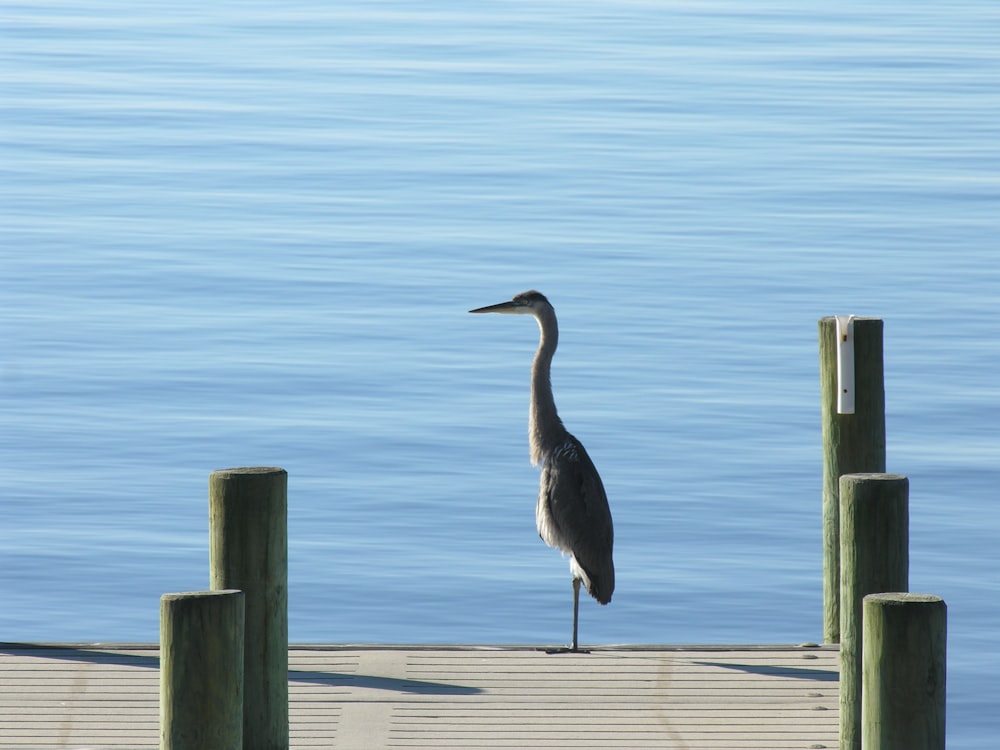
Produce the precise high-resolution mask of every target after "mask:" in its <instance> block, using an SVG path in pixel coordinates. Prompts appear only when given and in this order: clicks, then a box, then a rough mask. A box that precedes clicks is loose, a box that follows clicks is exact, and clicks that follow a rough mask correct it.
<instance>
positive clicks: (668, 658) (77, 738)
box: [0, 644, 839, 750]
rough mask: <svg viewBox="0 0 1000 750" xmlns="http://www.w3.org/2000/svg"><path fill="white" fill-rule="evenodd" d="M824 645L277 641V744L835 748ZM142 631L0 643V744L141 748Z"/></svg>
mask: <svg viewBox="0 0 1000 750" xmlns="http://www.w3.org/2000/svg"><path fill="white" fill-rule="evenodd" d="M838 666H839V654H838V650H837V648H836V647H829V646H821V647H816V646H682V647H666V646H663V647H655V646H650V647H629V646H622V647H618V646H610V647H600V648H593V649H592V650H590V651H589V653H578V654H570V653H549V652H547V651H546V650H544V649H541V648H530V647H485V646H455V647H422V646H412V647H394V646H330V645H293V646H292V647H291V648H290V649H289V702H290V705H289V714H290V724H291V747H292V748H320V747H321V748H351V749H352V750H368V749H375V748H393V749H397V750H398V749H404V750H405V749H406V748H612V747H613V748H616V749H617V750H628V749H629V748H636V749H638V748H678V749H681V748H683V749H684V750H696V749H698V748H727V749H730V750H736V749H737V748H768V749H769V750H777V749H778V748H835V747H837V736H838V730H839V719H838V687H839V675H838ZM158 704H159V651H158V647H157V646H156V645H155V644H153V645H149V644H119V645H106V644H90V645H88V644H74V645H51V646H50V645H34V644H0V748H17V749H18V750H29V749H30V750H40V749H43V748H44V749H48V748H78V749H80V750H83V749H84V748H86V749H87V750H97V749H98V748H119V749H121V748H130V749H132V748H135V749H137V750H138V749H139V748H157V747H158V745H159V708H158Z"/></svg>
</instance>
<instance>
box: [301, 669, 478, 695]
mask: <svg viewBox="0 0 1000 750" xmlns="http://www.w3.org/2000/svg"><path fill="white" fill-rule="evenodd" d="M288 679H289V680H290V681H291V682H308V683H313V684H316V685H338V686H343V687H348V688H369V689H371V690H389V691H392V692H395V693H410V694H412V695H478V694H480V693H482V692H483V691H482V690H480V689H479V688H475V687H467V686H465V685H452V684H450V683H447V682H428V681H426V680H407V679H401V678H396V677H377V676H375V675H364V674H344V673H343V672H307V671H302V670H294V669H293V670H289V672H288Z"/></svg>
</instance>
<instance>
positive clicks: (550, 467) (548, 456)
mask: <svg viewBox="0 0 1000 750" xmlns="http://www.w3.org/2000/svg"><path fill="white" fill-rule="evenodd" d="M469 312H473V313H508V314H515V315H533V316H534V317H535V320H537V321H538V327H539V329H540V330H541V338H540V339H539V342H538V352H536V354H535V361H534V363H533V364H532V366H531V409H530V412H529V417H528V439H529V442H530V444H531V463H532V464H534V465H535V466H537V465H539V464H541V470H542V476H541V484H540V487H539V490H538V505H537V506H536V508H535V522H536V524H537V525H538V535H539V536H540V537H541V538H542V540H543V541H544V542H545V543H546V544H548V545H549V546H550V547H558V548H559V549H561V550H562V551H563V552H565V553H567V554H568V555H569V556H570V560H569V567H570V570H571V571H572V573H573V646H572V649H573V651H577V650H578V647H577V624H578V622H579V613H580V582H581V581H582V582H583V584H584V585H585V586H586V587H587V592H588V593H589V594H590V595H591V596H592V597H594V598H595V599H596V600H597V601H598V602H600V603H601V604H607V603H608V602H610V601H611V594H612V593H614V590H615V564H614V562H613V561H612V559H611V550H612V547H613V546H614V536H615V534H614V527H613V525H612V522H611V509H610V508H609V507H608V496H607V494H605V492H604V484H603V483H602V482H601V477H600V475H599V474H598V473H597V469H596V468H595V467H594V462H593V461H591V460H590V456H588V455H587V451H586V450H584V447H583V444H582V443H581V442H580V441H579V440H577V439H576V438H575V437H573V436H572V435H571V434H569V432H568V431H567V430H566V428H565V427H563V423H562V420H561V419H559V414H558V413H557V412H556V403H555V400H554V399H553V398H552V381H551V378H550V374H549V373H550V371H551V367H552V355H553V354H555V351H556V345H557V344H558V343H559V326H558V325H557V324H556V311H555V309H554V308H553V307H552V305H551V304H550V303H549V301H548V300H547V299H546V298H545V296H544V295H543V294H541V293H539V292H536V291H534V290H532V291H529V292H524V293H523V294H518V295H517V296H516V297H514V299H512V300H510V302H501V303H499V304H497V305H488V306H487V307H479V308H476V309H475V310H469Z"/></svg>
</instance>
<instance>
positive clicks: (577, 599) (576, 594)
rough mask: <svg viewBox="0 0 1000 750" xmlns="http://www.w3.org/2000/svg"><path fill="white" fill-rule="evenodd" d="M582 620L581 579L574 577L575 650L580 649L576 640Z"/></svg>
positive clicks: (573, 648)
mask: <svg viewBox="0 0 1000 750" xmlns="http://www.w3.org/2000/svg"><path fill="white" fill-rule="evenodd" d="M579 620H580V579H579V578H575V577H574V578H573V647H572V650H573V651H579V650H580V649H579V648H578V646H577V642H576V631H577V623H578V622H579Z"/></svg>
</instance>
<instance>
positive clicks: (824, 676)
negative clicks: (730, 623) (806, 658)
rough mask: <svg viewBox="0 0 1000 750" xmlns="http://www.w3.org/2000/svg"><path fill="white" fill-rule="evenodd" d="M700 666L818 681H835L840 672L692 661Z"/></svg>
mask: <svg viewBox="0 0 1000 750" xmlns="http://www.w3.org/2000/svg"><path fill="white" fill-rule="evenodd" d="M692 663H693V664H697V665H698V666H702V667H717V668H719V669H732V670H736V671H738V672H746V673H747V674H759V675H765V676H767V677H790V678H792V679H800V680H815V681H818V682H837V681H838V680H839V679H840V673H839V672H837V671H836V670H832V669H807V668H804V667H784V666H773V665H769V664H732V663H729V662H722V661H696V662H692Z"/></svg>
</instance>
